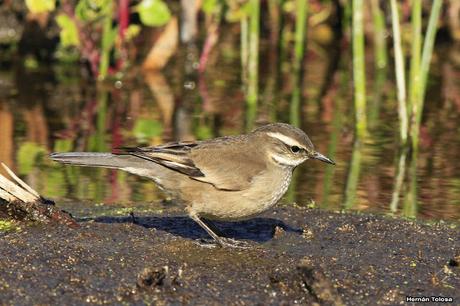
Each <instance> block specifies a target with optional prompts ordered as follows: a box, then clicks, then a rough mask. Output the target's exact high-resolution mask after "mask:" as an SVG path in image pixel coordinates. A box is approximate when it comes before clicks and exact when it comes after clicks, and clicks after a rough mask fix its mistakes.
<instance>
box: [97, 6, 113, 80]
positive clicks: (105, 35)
mask: <svg viewBox="0 0 460 306" xmlns="http://www.w3.org/2000/svg"><path fill="white" fill-rule="evenodd" d="M112 6H113V4H112V1H108V2H107V7H106V8H105V9H104V11H105V12H106V13H105V15H104V21H103V25H102V42H101V60H100V62H99V76H98V77H99V79H101V80H104V79H105V78H106V77H107V74H108V71H109V64H110V50H111V48H112V41H113V40H112V37H111V36H112Z"/></svg>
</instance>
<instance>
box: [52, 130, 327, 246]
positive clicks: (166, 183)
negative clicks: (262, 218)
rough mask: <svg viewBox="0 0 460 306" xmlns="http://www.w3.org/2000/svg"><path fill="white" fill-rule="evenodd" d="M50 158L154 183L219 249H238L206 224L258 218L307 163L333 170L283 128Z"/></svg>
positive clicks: (303, 138)
mask: <svg viewBox="0 0 460 306" xmlns="http://www.w3.org/2000/svg"><path fill="white" fill-rule="evenodd" d="M50 157H51V158H52V159H53V160H54V161H57V162H60V163H64V164H72V165H77V166H89V167H103V168H111V169H120V170H124V171H127V172H129V173H133V174H137V175H140V176H144V177H148V178H150V179H152V180H153V181H154V182H155V183H157V185H158V186H160V188H162V189H164V190H166V191H167V192H169V193H171V194H172V196H173V197H175V198H177V199H179V200H180V201H181V202H182V203H184V204H185V207H186V208H185V209H186V211H187V213H188V215H189V216H190V217H191V218H192V219H193V220H195V221H196V222H197V223H198V224H199V225H200V226H201V227H202V228H203V229H205V230H206V232H207V233H208V234H209V235H210V236H211V237H212V238H214V240H215V241H217V242H218V243H219V244H220V245H221V246H235V241H233V242H232V240H231V239H227V238H223V237H220V236H218V235H217V234H216V233H215V232H214V231H213V230H212V229H211V227H210V226H209V225H208V224H206V223H205V221H204V220H202V218H204V219H207V220H225V221H232V220H233V221H235V220H241V219H246V218H250V217H252V216H255V215H257V214H260V213H262V212H263V211H266V210H267V209H269V208H271V207H272V206H273V205H275V204H276V203H277V202H278V201H279V199H280V198H281V197H282V196H283V195H284V193H285V192H286V190H287V189H288V186H289V183H290V181H291V177H292V171H293V170H294V168H295V167H297V166H298V165H300V164H301V163H303V162H304V161H306V160H307V159H309V158H313V159H318V160H321V161H323V162H326V163H329V164H335V163H334V162H333V161H332V160H331V159H329V158H327V157H326V156H324V155H322V154H320V153H318V152H316V151H315V150H314V147H313V144H312V143H311V141H310V139H309V138H308V136H307V135H306V134H305V133H304V132H303V131H302V130H300V129H298V128H296V127H293V126H291V125H289V124H285V123H274V124H268V125H265V126H262V127H259V128H257V129H255V130H254V131H252V132H250V133H248V134H244V135H238V136H226V137H219V138H215V139H210V140H205V141H196V142H176V143H168V144H164V145H160V146H156V147H139V148H125V149H122V150H121V151H120V152H117V153H91V152H69V153H53V154H51V155H50Z"/></svg>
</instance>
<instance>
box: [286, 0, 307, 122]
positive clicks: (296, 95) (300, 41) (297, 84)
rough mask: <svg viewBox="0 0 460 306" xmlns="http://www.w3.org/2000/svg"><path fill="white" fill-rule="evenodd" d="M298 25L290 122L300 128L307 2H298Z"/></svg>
mask: <svg viewBox="0 0 460 306" xmlns="http://www.w3.org/2000/svg"><path fill="white" fill-rule="evenodd" d="M296 5H297V6H296V9H297V10H296V11H297V14H296V24H295V45H294V76H293V83H294V90H293V92H292V97H291V104H290V112H289V122H290V123H291V124H292V125H293V126H297V127H298V126H300V105H301V98H302V89H301V87H302V67H303V59H304V54H305V33H306V27H307V14H308V6H307V0H297V2H296Z"/></svg>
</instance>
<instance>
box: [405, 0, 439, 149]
mask: <svg viewBox="0 0 460 306" xmlns="http://www.w3.org/2000/svg"><path fill="white" fill-rule="evenodd" d="M441 7H442V0H434V2H433V6H432V7H431V13H430V19H429V21H428V28H427V31H426V36H425V40H424V42H423V51H422V58H421V62H420V85H419V96H418V99H417V103H415V104H414V106H413V110H414V111H413V114H412V116H413V118H414V119H413V120H412V122H413V124H412V127H411V138H412V145H413V147H414V148H416V147H418V140H419V139H418V138H419V129H420V122H421V119H422V112H423V104H424V99H425V90H426V83H427V79H428V72H429V70H430V62H431V56H432V54H433V46H434V41H435V38H436V27H437V23H438V19H439V14H440V12H441Z"/></svg>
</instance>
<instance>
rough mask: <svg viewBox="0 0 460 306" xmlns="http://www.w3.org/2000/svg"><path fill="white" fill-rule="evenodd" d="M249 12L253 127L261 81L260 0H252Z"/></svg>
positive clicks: (249, 125) (250, 120)
mask: <svg viewBox="0 0 460 306" xmlns="http://www.w3.org/2000/svg"><path fill="white" fill-rule="evenodd" d="M250 6H251V9H250V14H249V56H248V91H247V103H248V113H249V115H248V117H247V122H246V126H247V128H248V129H252V126H253V123H254V119H255V114H256V111H257V99H258V83H259V73H258V70H259V32H260V28H259V22H260V1H259V0H250Z"/></svg>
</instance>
